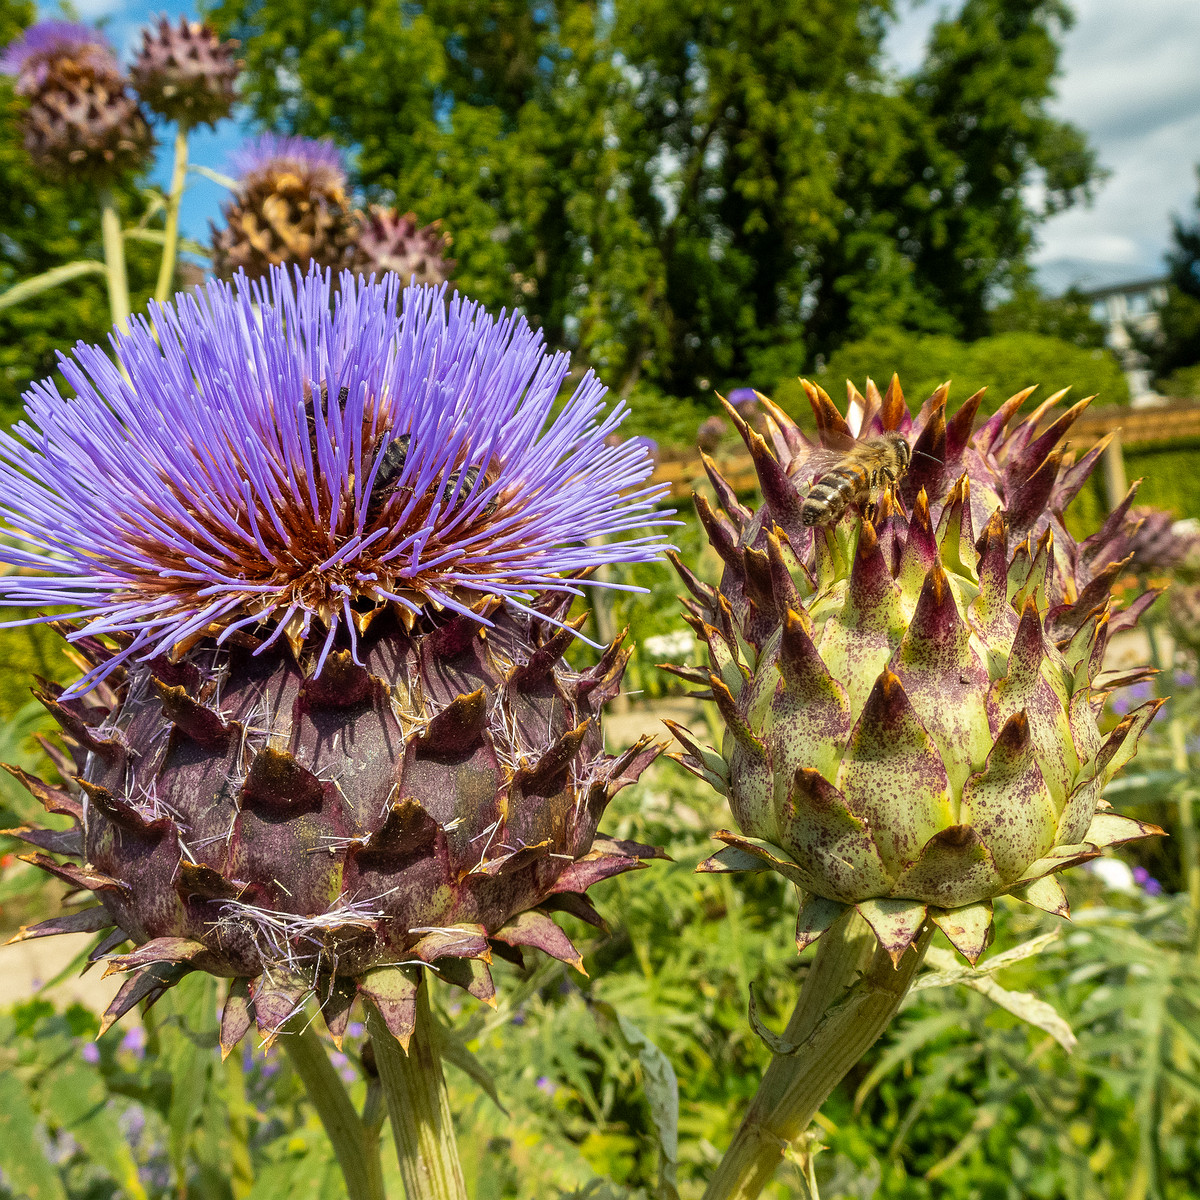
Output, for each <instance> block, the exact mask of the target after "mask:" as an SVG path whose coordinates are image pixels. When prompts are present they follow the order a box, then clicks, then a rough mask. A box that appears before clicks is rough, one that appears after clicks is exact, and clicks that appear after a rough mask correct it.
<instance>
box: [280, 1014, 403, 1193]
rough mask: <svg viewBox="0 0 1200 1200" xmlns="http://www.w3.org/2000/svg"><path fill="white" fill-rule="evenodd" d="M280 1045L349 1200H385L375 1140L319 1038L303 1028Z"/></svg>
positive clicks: (287, 1035) (287, 1037)
mask: <svg viewBox="0 0 1200 1200" xmlns="http://www.w3.org/2000/svg"><path fill="white" fill-rule="evenodd" d="M279 1042H280V1045H281V1046H283V1048H284V1049H285V1050H286V1051H287V1053H288V1057H289V1058H290V1059H291V1060H292V1066H293V1067H294V1068H295V1070H296V1074H297V1075H299V1076H300V1078H301V1080H303V1082H304V1089H305V1091H306V1092H307V1093H308V1098H309V1100H311V1101H312V1105H313V1107H314V1108H315V1109H316V1110H317V1116H319V1117H320V1118H321V1124H322V1125H323V1126H324V1127H325V1132H326V1133H327V1134H328V1135H329V1140H330V1142H331V1143H332V1144H333V1152H334V1154H336V1155H337V1160H338V1166H339V1167H341V1168H342V1177H343V1178H344V1179H345V1181H346V1194H347V1196H348V1197H349V1200H386V1197H385V1195H384V1191H383V1168H382V1165H381V1164H380V1161H379V1153H378V1145H379V1143H378V1138H377V1137H376V1138H375V1139H371V1138H369V1137H368V1136H367V1131H366V1129H365V1127H364V1126H363V1123H362V1119H361V1118H360V1117H359V1115H358V1113H357V1112H356V1111H355V1108H354V1105H353V1103H351V1100H350V1097H349V1095H347V1093H346V1088H345V1086H344V1085H343V1083H342V1081H341V1078H340V1077H339V1076H338V1073H337V1071H336V1069H335V1068H334V1065H333V1063H331V1062H330V1061H329V1055H328V1054H326V1053H325V1047H324V1046H322V1045H321V1039H320V1038H319V1037H317V1035H316V1034H315V1033H314V1032H313V1031H312V1030H311V1029H310V1028H307V1027H305V1028H303V1029H301V1030H300V1031H298V1032H296V1033H291V1032H287V1033H284V1035H283V1036H282V1037H281V1038H280V1039H279ZM372 1149H373V1150H374V1151H375V1152H374V1153H371V1151H372Z"/></svg>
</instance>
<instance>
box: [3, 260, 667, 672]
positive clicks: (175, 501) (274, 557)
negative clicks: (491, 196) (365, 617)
mask: <svg viewBox="0 0 1200 1200" xmlns="http://www.w3.org/2000/svg"><path fill="white" fill-rule="evenodd" d="M331 299H332V300H333V312H332V314H331V313H330V311H329V308H330V301H331ZM256 305H257V306H258V309H259V311H257V312H256V311H255V306H256ZM155 330H157V332H158V336H159V337H160V338H161V339H162V343H163V346H162V347H161V348H160V346H159V344H158V341H156V337H155ZM115 346H116V352H117V359H118V363H119V364H120V366H121V367H122V368H123V369H124V370H125V371H126V372H127V373H128V379H125V378H124V377H122V375H121V373H120V372H119V371H118V370H117V369H116V368H114V366H113V364H112V362H111V361H110V360H109V358H108V355H107V354H106V353H105V351H104V350H103V349H102V348H101V347H99V346H85V345H80V346H78V347H76V349H75V351H74V352H73V354H72V356H71V357H70V358H64V359H63V360H62V363H61V367H62V371H63V373H64V375H65V377H66V379H67V382H68V383H69V385H70V386H71V387H72V389H73V390H74V391H75V393H76V396H75V398H74V399H70V400H68V399H64V398H63V397H62V396H61V395H60V393H59V391H58V388H57V386H56V385H55V384H54V383H53V381H50V380H46V381H43V382H41V383H38V384H35V385H34V387H33V388H32V389H31V391H30V392H29V393H27V395H26V400H27V416H28V420H27V421H23V422H21V423H20V424H19V425H18V426H17V427H16V428H15V430H14V431H13V433H12V434H9V433H4V434H0V515H2V516H3V517H4V519H5V520H6V521H7V523H8V524H9V525H10V526H11V528H12V529H13V531H14V533H15V534H16V535H17V536H18V537H19V538H20V539H21V540H22V541H23V542H24V543H25V545H24V548H18V547H14V546H3V547H0V561H3V562H7V563H10V564H11V565H13V566H16V567H18V568H21V569H22V573H20V574H12V575H8V576H5V577H4V578H2V579H0V598H2V599H3V601H4V602H5V603H7V604H14V605H23V606H26V607H37V608H40V607H42V606H47V605H49V606H62V605H69V606H73V607H75V608H76V609H77V610H78V612H79V614H80V616H81V617H82V618H84V623H83V625H82V627H81V628H80V629H78V630H77V631H76V632H75V633H74V634H72V635H71V636H72V638H73V639H80V638H89V637H94V636H95V635H97V634H111V633H116V632H119V633H121V634H123V635H126V636H129V635H132V639H131V640H130V641H128V643H127V644H126V645H125V646H123V647H122V648H121V649H120V650H119V651H118V652H117V653H116V654H115V655H114V656H113V657H112V658H110V659H109V660H108V661H107V662H105V663H104V664H102V665H101V666H99V667H97V668H96V669H95V670H94V671H92V672H91V673H90V674H89V675H87V676H85V678H84V679H83V680H81V681H80V682H79V683H78V684H76V685H75V687H74V688H73V689H72V692H71V694H78V693H80V692H83V691H85V690H86V689H87V688H88V687H90V686H92V685H93V684H95V683H97V682H98V681H100V680H102V679H103V678H105V677H106V676H107V675H108V674H109V673H110V672H111V671H112V670H113V669H114V668H115V667H117V666H118V665H119V664H121V663H123V662H124V661H125V660H126V659H129V658H139V659H151V658H154V657H156V656H158V655H162V654H165V653H169V652H171V651H172V650H175V651H178V650H179V649H180V648H182V647H185V646H186V645H187V644H188V641H189V639H192V638H194V637H195V635H197V634H198V633H200V632H201V631H204V630H212V629H214V628H216V629H219V630H220V632H219V634H218V636H217V643H218V644H221V643H223V642H224V641H225V640H226V639H227V638H228V637H230V636H232V635H234V634H235V633H236V632H237V631H238V630H241V629H245V628H248V627H253V626H258V627H262V626H264V625H267V624H269V625H270V626H271V630H272V631H271V632H270V633H269V634H268V635H267V636H266V637H265V639H264V640H263V642H262V644H261V646H260V647H259V650H260V651H261V650H265V649H266V648H267V647H269V646H270V645H271V644H273V643H274V642H275V640H276V639H277V638H279V637H281V636H286V637H287V638H288V639H289V640H291V641H293V642H295V643H296V644H297V645H298V644H299V642H302V641H303V640H304V639H305V638H307V637H308V636H309V634H310V633H311V632H313V631H314V630H315V629H318V628H321V627H323V628H324V630H325V633H324V645H323V648H322V651H321V662H322V663H323V662H324V658H325V656H326V655H327V654H328V653H329V651H330V650H331V649H332V647H333V645H334V642H335V640H336V638H337V637H338V634H339V632H342V633H344V634H345V635H346V636H348V637H349V639H350V644H351V647H352V651H353V653H354V654H355V656H356V657H357V649H356V646H355V642H356V638H355V631H356V628H357V627H359V626H360V625H361V614H362V612H363V611H364V606H365V608H366V609H367V610H371V609H375V608H377V607H380V606H394V607H395V608H396V609H397V610H398V611H399V613H400V615H401V616H402V618H403V619H404V620H405V622H406V623H407V624H409V625H410V626H411V623H412V620H413V618H414V617H415V615H417V614H419V613H420V612H421V611H422V610H423V609H424V608H426V607H431V608H432V609H434V610H441V611H449V612H456V613H463V614H469V615H471V616H472V618H473V619H476V620H478V621H479V622H480V623H481V624H484V625H487V624H489V623H490V622H489V620H488V617H487V616H486V614H485V613H483V612H482V611H481V608H480V603H479V602H480V601H481V600H482V599H483V598H484V597H485V596H488V595H492V596H500V597H503V598H504V599H506V600H508V601H510V602H511V603H512V604H514V605H515V606H516V607H517V608H521V609H525V607H526V603H527V601H528V599H529V597H530V595H531V594H532V593H533V592H536V591H540V590H542V589H551V590H558V591H566V592H574V591H576V590H577V589H576V586H575V585H574V584H572V583H571V582H570V580H569V576H570V575H572V574H573V573H575V572H578V571H582V570H586V569H588V568H591V567H594V566H597V565H599V564H600V563H614V562H631V561H644V560H646V559H650V558H653V557H655V556H656V555H657V554H658V553H659V551H660V549H661V534H659V533H641V534H640V535H639V536H637V537H629V536H628V534H629V532H630V531H632V530H642V529H643V528H644V527H645V526H646V525H647V524H651V525H653V524H654V523H655V520H656V519H655V518H654V517H653V515H652V514H653V504H654V500H655V498H656V496H657V493H656V492H655V491H653V490H652V489H647V488H639V487H638V485H639V484H641V483H642V482H644V481H645V479H646V478H647V476H648V475H649V474H650V471H651V468H652V463H651V459H650V456H649V454H648V453H647V452H646V449H645V447H644V445H642V444H637V443H625V444H623V445H620V446H615V447H607V448H606V447H605V446H604V439H605V438H606V437H607V436H608V434H609V433H611V432H612V431H613V430H614V429H615V428H616V427H617V425H619V424H620V422H621V420H622V417H623V413H622V411H621V408H622V406H620V405H618V406H617V408H616V409H615V410H614V411H613V412H612V413H610V414H608V415H607V416H603V415H602V413H603V407H604V404H603V395H604V388H603V387H602V385H601V384H600V383H599V381H598V380H597V379H596V378H595V376H594V375H591V374H589V375H587V376H586V377H585V378H584V379H583V381H582V382H581V383H580V384H579V386H578V387H577V388H576V390H575V393H574V395H573V396H572V398H571V399H570V401H569V402H568V403H567V405H566V407H565V408H564V410H563V411H562V413H561V414H560V415H559V416H558V417H557V418H556V419H555V420H554V421H553V422H551V416H552V409H553V406H554V402H555V398H556V396H557V394H558V391H559V388H560V387H561V385H562V383H563V381H564V379H565V378H566V375H567V368H568V363H567V357H566V355H563V354H559V355H549V354H547V353H546V351H545V349H544V347H543V344H542V337H541V334H539V333H535V332H534V330H532V329H531V328H530V327H529V325H527V324H526V322H525V321H524V319H523V318H521V317H518V316H515V315H513V316H507V317H501V318H500V319H499V320H495V319H493V318H492V317H490V316H488V315H487V314H486V313H484V312H483V311H482V309H480V308H479V307H478V306H477V305H474V304H469V303H467V302H465V301H463V300H462V299H461V298H458V297H456V298H454V299H452V300H451V301H450V302H449V305H448V306H447V305H446V304H444V303H443V301H442V297H441V294H440V292H439V291H438V290H436V289H431V288H417V289H408V290H405V291H403V292H402V291H401V288H400V281H399V280H398V279H397V278H396V277H395V276H389V277H387V278H386V279H385V280H384V281H383V282H381V283H364V282H362V281H361V280H359V279H356V278H354V277H352V276H344V277H343V279H342V281H341V290H340V293H338V294H335V295H333V296H332V297H331V283H330V279H329V277H328V276H327V275H321V274H319V273H316V272H313V273H310V274H309V275H308V276H306V277H305V278H303V279H301V278H298V277H291V276H289V275H288V274H287V273H286V272H284V271H282V270H276V271H274V272H273V273H272V277H271V281H270V285H269V286H259V285H257V284H247V283H246V282H245V281H241V282H240V283H239V284H238V286H236V287H235V288H230V287H228V286H226V285H223V284H220V283H216V282H213V283H210V284H209V285H208V286H207V288H206V290H205V292H204V294H203V296H202V298H199V299H196V298H192V297H187V298H182V297H181V298H180V300H179V304H178V307H176V306H173V305H166V306H162V307H159V306H155V307H154V309H153V311H152V319H150V320H147V319H146V318H134V320H133V322H132V328H131V331H130V333H129V334H128V335H117V336H116V341H115ZM590 539H596V540H597V544H593V545H589V544H588V543H589V540H590ZM600 539H604V541H603V543H602V544H600V541H599V540H600ZM29 572H36V573H29ZM49 619H50V618H49V617H46V616H42V615H39V616H37V617H34V618H32V620H33V621H44V620H49ZM318 669H319V667H318Z"/></svg>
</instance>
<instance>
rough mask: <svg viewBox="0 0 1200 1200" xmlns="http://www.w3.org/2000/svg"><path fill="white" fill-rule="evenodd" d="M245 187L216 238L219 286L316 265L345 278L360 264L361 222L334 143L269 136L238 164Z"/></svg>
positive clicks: (214, 264)
mask: <svg viewBox="0 0 1200 1200" xmlns="http://www.w3.org/2000/svg"><path fill="white" fill-rule="evenodd" d="M234 169H235V172H236V175H237V180H238V185H237V190H236V191H235V192H234V197H233V199H232V200H231V201H230V202H229V203H228V204H226V205H225V206H224V207H223V208H222V210H221V214H222V216H223V217H224V219H225V224H224V226H223V227H222V228H220V229H218V228H217V227H216V226H215V225H212V224H211V223H210V228H211V231H212V267H213V272H214V273H215V274H216V276H217V277H218V278H219V279H225V280H230V279H232V278H233V277H234V276H235V275H236V274H237V272H238V271H245V272H246V274H247V275H249V276H250V278H251V279H259V278H262V277H263V276H265V275H267V274H268V272H269V271H270V270H271V268H272V267H278V266H285V265H290V266H297V267H300V268H301V269H303V270H307V269H308V266H309V264H310V263H312V264H315V265H316V266H318V267H323V268H327V269H330V270H332V271H334V272H338V271H341V270H344V269H346V268H349V267H351V266H352V265H353V263H354V254H355V246H356V245H357V238H358V218H357V216H356V214H355V212H354V210H353V207H352V206H351V204H350V201H349V199H348V197H347V195H346V167H345V163H344V162H343V160H342V153H341V151H340V150H339V149H338V148H337V146H336V145H335V144H334V143H333V142H331V141H326V140H323V141H316V140H313V139H311V138H301V137H279V136H277V135H276V134H264V135H263V136H262V137H260V138H257V139H256V140H255V141H253V142H251V143H250V144H249V145H248V146H247V147H246V148H245V149H243V150H242V151H241V152H240V153H239V155H238V156H237V159H236V161H235V163H234Z"/></svg>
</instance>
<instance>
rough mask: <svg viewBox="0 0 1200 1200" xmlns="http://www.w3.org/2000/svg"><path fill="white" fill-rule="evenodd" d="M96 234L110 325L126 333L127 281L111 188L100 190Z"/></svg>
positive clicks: (127, 317) (123, 241)
mask: <svg viewBox="0 0 1200 1200" xmlns="http://www.w3.org/2000/svg"><path fill="white" fill-rule="evenodd" d="M100 235H101V238H102V240H103V242H104V266H105V268H106V277H107V279H108V307H109V309H110V311H111V312H112V319H113V324H114V325H115V326H116V327H117V328H118V329H120V330H121V331H122V332H123V333H126V332H128V330H129V279H128V277H127V276H126V274H125V239H124V237H123V236H122V234H121V217H120V214H119V213H118V212H117V201H116V197H114V196H113V193H112V188H101V189H100Z"/></svg>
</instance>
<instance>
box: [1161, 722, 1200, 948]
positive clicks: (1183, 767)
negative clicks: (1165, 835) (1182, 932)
mask: <svg viewBox="0 0 1200 1200" xmlns="http://www.w3.org/2000/svg"><path fill="white" fill-rule="evenodd" d="M1167 732H1168V735H1169V737H1170V739H1171V765H1172V766H1173V767H1174V768H1175V770H1176V771H1178V772H1179V773H1180V774H1181V775H1183V776H1184V779H1183V780H1182V782H1181V783H1180V785H1179V788H1178V791H1177V793H1176V794H1177V796H1178V798H1179V852H1180V854H1181V855H1182V856H1183V877H1184V879H1185V880H1186V882H1187V890H1188V900H1189V902H1190V906H1191V914H1192V934H1193V936H1194V937H1195V938H1196V940H1197V942H1198V943H1200V844H1198V840H1197V837H1196V813H1195V810H1194V808H1193V804H1194V802H1195V792H1194V789H1193V787H1192V780H1191V763H1190V762H1189V761H1188V750H1187V732H1188V731H1187V728H1186V726H1185V725H1184V722H1183V721H1181V720H1180V719H1179V718H1178V717H1172V718H1171V721H1170V724H1169V725H1168V726H1167Z"/></svg>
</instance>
